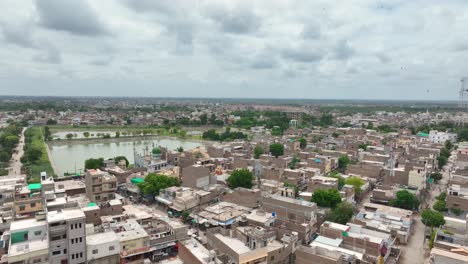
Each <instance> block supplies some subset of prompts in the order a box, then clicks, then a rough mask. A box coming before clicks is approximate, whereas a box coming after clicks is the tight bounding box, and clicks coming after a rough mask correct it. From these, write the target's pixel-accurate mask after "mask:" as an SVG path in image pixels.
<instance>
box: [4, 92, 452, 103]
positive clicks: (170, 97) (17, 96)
mask: <svg viewBox="0 0 468 264" xmlns="http://www.w3.org/2000/svg"><path fill="white" fill-rule="evenodd" d="M8 97H12V98H63V99H65V98H106V99H181V100H273V101H281V100H283V101H288V100H290V101H347V102H353V101H354V102H407V103H411V102H420V103H424V102H431V103H433V102H439V103H458V102H459V101H458V100H432V99H340V98H294V97H291V98H268V97H183V96H160V97H157V96H147V97H142V96H102V95H96V96H83V95H69V96H68V95H67V96H65V95H1V94H0V99H2V98H8Z"/></svg>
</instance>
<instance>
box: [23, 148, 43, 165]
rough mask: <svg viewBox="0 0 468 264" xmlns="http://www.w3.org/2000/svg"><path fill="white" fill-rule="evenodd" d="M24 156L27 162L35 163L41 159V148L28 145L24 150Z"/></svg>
mask: <svg viewBox="0 0 468 264" xmlns="http://www.w3.org/2000/svg"><path fill="white" fill-rule="evenodd" d="M25 156H26V158H27V160H28V161H29V162H32V163H36V162H37V161H39V160H40V159H41V156H42V150H41V149H40V148H39V147H30V148H27V149H26V151H25Z"/></svg>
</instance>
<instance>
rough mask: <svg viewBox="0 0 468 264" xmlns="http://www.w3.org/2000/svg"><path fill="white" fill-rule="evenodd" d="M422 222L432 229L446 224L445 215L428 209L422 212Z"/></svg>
mask: <svg viewBox="0 0 468 264" xmlns="http://www.w3.org/2000/svg"><path fill="white" fill-rule="evenodd" d="M421 221H422V222H423V224H424V225H425V226H427V227H430V228H431V229H433V228H434V227H439V226H441V225H444V224H445V220H444V215H443V214H442V213H440V212H436V211H433V210H431V209H426V210H424V211H423V212H422V214H421Z"/></svg>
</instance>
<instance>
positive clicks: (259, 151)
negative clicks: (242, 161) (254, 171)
mask: <svg viewBox="0 0 468 264" xmlns="http://www.w3.org/2000/svg"><path fill="white" fill-rule="evenodd" d="M264 153H265V150H263V148H262V147H260V146H255V148H254V158H255V159H258V158H260V155H262V154H264Z"/></svg>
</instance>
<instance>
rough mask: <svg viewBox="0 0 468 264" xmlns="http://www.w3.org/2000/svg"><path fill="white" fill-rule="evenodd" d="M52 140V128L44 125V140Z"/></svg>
mask: <svg viewBox="0 0 468 264" xmlns="http://www.w3.org/2000/svg"><path fill="white" fill-rule="evenodd" d="M50 140H52V133H51V132H50V128H49V127H48V126H46V127H44V141H50Z"/></svg>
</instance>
